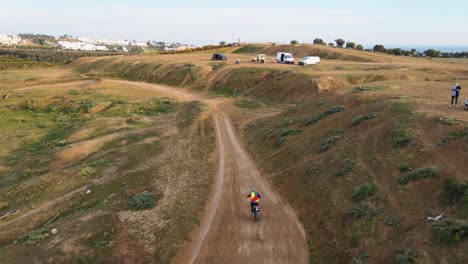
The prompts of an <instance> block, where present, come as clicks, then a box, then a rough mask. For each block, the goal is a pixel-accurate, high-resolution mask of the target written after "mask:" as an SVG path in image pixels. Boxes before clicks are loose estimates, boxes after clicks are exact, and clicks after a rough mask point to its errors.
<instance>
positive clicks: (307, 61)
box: [298, 56, 320, 66]
mask: <svg viewBox="0 0 468 264" xmlns="http://www.w3.org/2000/svg"><path fill="white" fill-rule="evenodd" d="M298 63H299V65H304V66H305V65H319V63H320V57H316V56H307V57H304V58H302V59H300V60H299V62H298Z"/></svg>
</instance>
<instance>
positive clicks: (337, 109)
mask: <svg viewBox="0 0 468 264" xmlns="http://www.w3.org/2000/svg"><path fill="white" fill-rule="evenodd" d="M344 110H345V108H344V107H343V106H335V107H332V108H330V109H328V110H326V111H325V112H322V113H320V114H319V115H317V116H313V117H310V118H309V119H307V123H306V125H312V124H315V123H317V122H318V121H320V120H322V119H324V118H325V117H327V116H329V115H332V114H336V113H339V112H343V111H344Z"/></svg>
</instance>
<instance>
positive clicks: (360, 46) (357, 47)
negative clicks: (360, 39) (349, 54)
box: [356, 44, 364, 50]
mask: <svg viewBox="0 0 468 264" xmlns="http://www.w3.org/2000/svg"><path fill="white" fill-rule="evenodd" d="M356 49H357V50H363V49H364V47H363V46H362V45H361V44H358V45H357V46H356Z"/></svg>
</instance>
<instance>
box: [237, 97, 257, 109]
mask: <svg viewBox="0 0 468 264" xmlns="http://www.w3.org/2000/svg"><path fill="white" fill-rule="evenodd" d="M235 104H236V106H237V107H240V108H259V107H260V106H262V104H260V103H259V102H257V101H254V100H249V99H238V100H236V102H235Z"/></svg>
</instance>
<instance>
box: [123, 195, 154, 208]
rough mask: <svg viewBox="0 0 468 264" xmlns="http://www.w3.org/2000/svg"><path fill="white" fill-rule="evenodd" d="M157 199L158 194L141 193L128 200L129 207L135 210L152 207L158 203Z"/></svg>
mask: <svg viewBox="0 0 468 264" xmlns="http://www.w3.org/2000/svg"><path fill="white" fill-rule="evenodd" d="M156 199H157V196H156V194H154V193H149V192H144V193H139V194H137V195H135V196H133V197H132V198H131V199H130V200H129V201H128V208H129V209H130V210H134V211H139V210H145V209H150V208H153V207H154V206H155V205H156Z"/></svg>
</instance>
